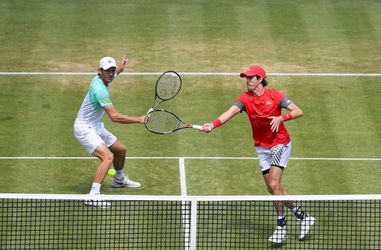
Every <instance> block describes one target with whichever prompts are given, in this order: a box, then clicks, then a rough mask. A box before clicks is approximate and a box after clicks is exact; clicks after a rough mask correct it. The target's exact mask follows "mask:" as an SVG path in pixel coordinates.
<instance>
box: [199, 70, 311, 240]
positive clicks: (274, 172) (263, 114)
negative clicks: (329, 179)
mask: <svg viewBox="0 0 381 250" xmlns="http://www.w3.org/2000/svg"><path fill="white" fill-rule="evenodd" d="M240 77H241V78H245V79H246V85H247V91H246V92H244V93H243V94H241V95H240V96H239V97H238V98H237V99H236V100H235V103H234V104H233V105H232V106H231V107H230V108H229V109H228V110H227V111H226V112H224V113H223V114H221V115H220V116H219V117H218V118H217V119H216V120H214V121H213V122H211V123H206V124H204V125H203V131H204V132H207V133H209V132H211V131H212V130H213V129H216V128H217V127H219V126H221V125H222V124H224V123H225V122H227V121H229V120H230V119H231V118H232V117H233V116H235V115H236V114H238V113H240V112H242V111H245V112H246V113H247V116H248V118H249V120H250V124H251V128H252V133H253V139H254V145H255V149H256V153H257V156H258V160H259V166H260V168H261V171H262V174H263V179H264V181H265V183H266V186H267V189H268V191H269V192H270V193H271V194H272V195H288V193H287V191H286V190H284V189H283V188H282V185H281V179H282V174H283V170H284V169H285V168H286V167H287V163H288V161H289V159H290V154H291V139H290V136H289V134H288V131H287V129H286V126H285V125H284V123H285V122H286V121H290V120H292V119H296V118H298V117H302V116H303V111H302V110H301V109H300V108H299V107H298V106H297V105H296V104H295V103H293V102H292V101H291V100H289V99H288V97H287V96H285V95H284V94H283V93H281V92H279V91H278V90H276V89H269V88H266V86H267V84H268V82H267V81H266V71H265V70H264V69H263V68H262V67H260V66H252V67H250V68H249V69H248V70H246V71H245V72H242V73H241V74H240ZM282 109H287V110H288V112H287V113H285V114H283V115H282ZM284 206H286V207H288V208H289V209H291V210H292V212H293V213H294V214H295V216H296V217H297V219H298V221H299V222H300V226H301V229H300V235H299V239H304V237H305V236H306V235H307V234H308V232H309V230H310V228H311V226H312V225H314V223H315V218H314V217H312V216H310V215H308V214H306V213H305V212H304V211H303V210H302V209H301V208H300V207H299V206H298V204H297V203H296V202H294V201H290V202H286V203H285V202H275V210H276V213H277V226H276V228H275V231H274V233H273V235H272V236H270V238H269V241H271V242H273V243H276V244H280V243H282V242H283V241H285V240H286V239H287V231H286V224H287V220H286V217H285V216H284Z"/></svg>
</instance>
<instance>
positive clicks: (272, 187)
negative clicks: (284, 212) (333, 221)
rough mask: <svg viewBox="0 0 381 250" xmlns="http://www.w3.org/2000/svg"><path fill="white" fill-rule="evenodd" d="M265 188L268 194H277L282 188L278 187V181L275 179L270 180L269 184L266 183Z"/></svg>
mask: <svg viewBox="0 0 381 250" xmlns="http://www.w3.org/2000/svg"><path fill="white" fill-rule="evenodd" d="M267 190H268V191H269V193H270V194H274V195H278V194H280V193H281V191H282V189H281V187H280V183H279V182H278V181H276V180H270V182H269V184H268V185H267Z"/></svg>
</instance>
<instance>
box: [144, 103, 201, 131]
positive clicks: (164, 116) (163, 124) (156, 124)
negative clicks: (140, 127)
mask: <svg viewBox="0 0 381 250" xmlns="http://www.w3.org/2000/svg"><path fill="white" fill-rule="evenodd" d="M144 126H145V127H146V128H147V130H148V131H150V132H152V133H155V134H170V133H173V132H176V131H178V130H180V129H185V128H194V129H198V130H202V126H200V125H193V124H192V123H189V122H184V121H183V120H181V119H180V118H179V117H178V116H177V115H175V114H174V113H172V112H171V111H168V110H164V109H155V110H152V111H150V112H149V113H148V114H147V115H146V117H145V120H144Z"/></svg>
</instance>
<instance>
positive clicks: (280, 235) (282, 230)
mask: <svg viewBox="0 0 381 250" xmlns="http://www.w3.org/2000/svg"><path fill="white" fill-rule="evenodd" d="M286 239H287V231H286V226H283V227H281V226H276V228H275V230H274V233H273V235H272V236H270V238H269V241H271V242H272V243H275V244H281V243H282V242H284V241H285V240H286Z"/></svg>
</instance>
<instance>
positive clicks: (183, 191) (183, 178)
mask: <svg viewBox="0 0 381 250" xmlns="http://www.w3.org/2000/svg"><path fill="white" fill-rule="evenodd" d="M179 172H180V184H181V196H184V197H186V196H187V195H188V194H187V179H186V175H185V159H184V158H182V157H180V158H179Z"/></svg>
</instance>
